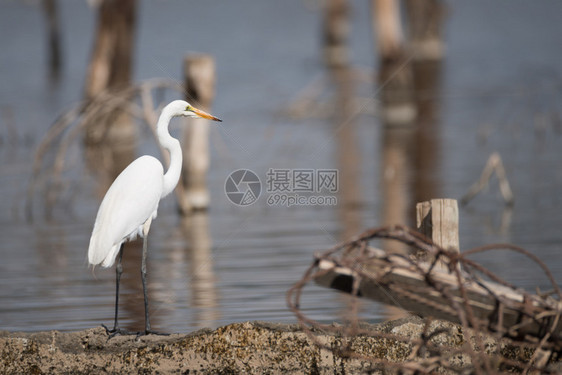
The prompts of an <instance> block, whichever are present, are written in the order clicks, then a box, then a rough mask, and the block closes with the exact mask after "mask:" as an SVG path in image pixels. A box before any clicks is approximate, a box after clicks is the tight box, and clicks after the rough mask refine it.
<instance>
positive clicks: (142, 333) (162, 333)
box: [137, 329, 170, 337]
mask: <svg viewBox="0 0 562 375" xmlns="http://www.w3.org/2000/svg"><path fill="white" fill-rule="evenodd" d="M145 335H159V336H170V334H169V333H164V332H157V331H153V330H151V329H147V330H145V331H144V332H139V333H138V334H137V337H138V336H145Z"/></svg>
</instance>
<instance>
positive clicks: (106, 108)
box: [25, 79, 183, 221]
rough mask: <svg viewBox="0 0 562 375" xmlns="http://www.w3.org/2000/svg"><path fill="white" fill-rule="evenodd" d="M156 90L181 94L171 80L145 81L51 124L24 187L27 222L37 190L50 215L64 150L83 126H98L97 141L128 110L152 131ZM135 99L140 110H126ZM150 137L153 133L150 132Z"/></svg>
mask: <svg viewBox="0 0 562 375" xmlns="http://www.w3.org/2000/svg"><path fill="white" fill-rule="evenodd" d="M160 90H174V91H176V92H179V93H182V92H183V87H182V86H181V85H179V84H178V83H177V82H176V81H173V80H167V79H152V80H147V81H144V82H141V83H139V84H137V85H134V86H130V87H127V88H124V89H121V90H117V91H116V90H112V91H104V92H102V93H100V94H99V95H97V96H95V97H94V98H92V99H90V100H87V101H84V102H81V103H78V104H77V105H75V106H74V107H73V108H71V109H70V110H68V111H67V112H65V113H63V114H62V115H61V116H60V117H59V118H58V119H57V120H56V121H55V122H54V123H53V125H52V126H51V128H50V129H49V131H48V132H47V134H46V135H45V137H44V138H43V140H42V141H41V143H40V144H39V146H38V148H37V151H36V153H35V157H34V162H33V174H32V177H31V181H30V183H29V185H28V188H27V199H26V206H25V211H26V217H27V219H28V221H31V220H32V218H33V198H34V196H35V194H36V193H37V192H38V191H41V192H42V194H43V196H44V197H45V207H46V212H50V211H51V209H52V207H53V206H54V205H55V203H56V201H57V199H58V196H59V195H60V192H61V190H63V189H64V187H65V184H64V183H63V180H62V174H63V171H64V169H65V165H66V160H67V157H68V149H69V147H70V145H71V144H73V143H74V142H75V141H76V138H77V137H78V136H79V135H80V134H82V132H83V131H84V129H85V128H86V127H87V126H89V125H90V124H99V125H100V126H99V127H96V129H95V134H94V136H93V137H91V139H93V140H94V141H100V142H101V141H102V140H103V139H104V136H105V135H106V133H107V130H108V127H109V125H110V124H111V121H110V120H111V116H112V115H113V114H114V113H115V111H116V110H118V109H119V110H127V111H129V112H130V114H131V115H132V116H133V117H134V118H137V119H140V120H144V121H145V122H146V123H147V124H149V125H150V126H151V129H155V127H156V121H157V117H156V114H155V109H154V108H153V101H152V97H151V95H152V94H151V93H152V92H155V91H160ZM137 98H140V102H141V105H140V106H141V110H140V111H139V110H135V109H134V108H135V107H132V108H131V107H130V104H131V103H134V102H135V101H136V100H137ZM139 116H141V117H139ZM153 134H155V131H154V130H153ZM53 151H54V158H53V159H52V160H50V159H49V158H48V155H49V154H50V153H51V152H53ZM163 156H164V158H167V155H166V153H163ZM166 160H167V159H166Z"/></svg>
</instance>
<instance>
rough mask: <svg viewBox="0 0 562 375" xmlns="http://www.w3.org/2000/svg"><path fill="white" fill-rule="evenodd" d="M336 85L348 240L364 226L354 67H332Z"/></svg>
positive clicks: (342, 206) (342, 209)
mask: <svg viewBox="0 0 562 375" xmlns="http://www.w3.org/2000/svg"><path fill="white" fill-rule="evenodd" d="M330 73H331V78H332V81H333V83H334V85H335V87H336V107H337V110H336V111H335V116H334V118H333V121H334V132H336V134H337V158H338V171H339V199H338V209H339V214H340V221H341V228H342V232H341V236H340V237H341V238H340V240H342V241H344V240H348V239H349V238H351V237H352V236H355V235H357V233H359V232H360V231H361V230H362V225H361V215H360V214H361V212H360V210H359V209H358V208H359V206H360V204H361V189H360V183H361V182H360V170H361V158H360V154H359V145H358V143H357V137H356V129H355V122H354V120H355V116H356V114H357V113H356V111H355V110H354V108H353V99H354V90H353V89H354V85H353V70H352V69H350V68H349V67H343V66H342V67H339V68H332V69H330Z"/></svg>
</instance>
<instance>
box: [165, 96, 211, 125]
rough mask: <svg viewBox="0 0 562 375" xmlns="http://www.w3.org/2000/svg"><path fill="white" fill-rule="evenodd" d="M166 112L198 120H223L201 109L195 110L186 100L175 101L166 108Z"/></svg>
mask: <svg viewBox="0 0 562 375" xmlns="http://www.w3.org/2000/svg"><path fill="white" fill-rule="evenodd" d="M164 110H165V111H171V112H172V114H173V116H184V117H198V118H206V119H208V120H213V121H220V122H222V120H221V119H219V118H217V117H215V116H213V115H210V114H208V113H207V112H204V111H202V110H200V109H197V108H195V107H194V106H192V105H191V104H189V103H188V102H186V101H185V100H174V101H173V102H171V103H170V104H168V105H167V106H166V107H165V108H164Z"/></svg>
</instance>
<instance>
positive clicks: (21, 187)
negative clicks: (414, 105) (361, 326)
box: [0, 0, 562, 332]
mask: <svg viewBox="0 0 562 375" xmlns="http://www.w3.org/2000/svg"><path fill="white" fill-rule="evenodd" d="M367 3H368V2H353V10H352V13H351V17H352V22H353V28H352V35H351V40H350V50H351V54H352V62H353V64H354V66H356V67H358V68H361V69H362V70H363V71H369V70H370V69H372V68H373V67H376V65H377V59H376V58H375V53H374V47H373V42H372V36H371V35H372V34H371V26H370V20H369V9H368V4H367ZM59 4H60V11H61V25H62V32H63V43H64V45H63V48H64V68H63V71H62V76H61V79H60V82H59V83H58V85H53V84H52V83H50V81H49V79H48V74H47V64H46V36H45V27H44V22H43V18H42V14H41V9H40V7H39V6H38V5H34V2H20V1H2V2H1V3H0V41H1V46H2V53H1V54H0V176H1V179H0V193H1V197H2V198H1V200H0V238H1V242H0V257H1V259H2V260H1V262H0V329H2V330H14V331H19V330H22V331H38V330H48V329H58V330H79V329H85V328H90V327H93V326H98V325H99V324H101V323H105V324H108V325H110V324H112V319H113V303H114V269H109V270H104V269H100V268H97V269H96V270H95V273H92V271H91V270H89V269H88V267H87V261H86V252H87V246H88V241H89V236H90V234H91V229H92V225H93V222H94V218H95V214H96V211H97V207H98V206H99V202H100V199H101V197H100V196H99V194H97V193H96V180H95V178H93V177H92V176H91V174H89V173H87V172H85V171H84V172H83V171H82V169H83V163H82V162H81V157H80V155H81V148H80V147H79V144H78V142H77V143H76V147H74V148H71V150H70V151H69V152H70V156H69V159H70V160H71V162H70V163H69V164H68V170H67V171H66V172H65V175H64V177H65V182H66V183H68V184H69V186H71V187H72V188H71V189H70V193H67V195H66V196H65V197H64V199H63V203H62V204H60V205H58V206H57V207H56V208H55V210H54V213H53V218H52V220H47V219H45V218H44V217H43V215H42V212H43V210H42V209H41V195H40V194H37V195H36V197H35V201H36V202H37V204H36V205H35V206H34V208H35V210H34V220H33V222H31V223H30V222H28V221H27V220H26V218H25V199H26V195H25V192H26V190H27V187H28V184H29V181H30V176H31V172H32V161H33V157H34V153H35V151H36V148H37V146H38V144H39V142H40V141H41V139H42V138H43V137H44V135H45V134H46V132H47V130H48V129H49V127H50V125H51V124H52V123H53V121H54V120H55V119H56V117H57V116H58V115H60V114H61V113H62V112H63V111H64V110H66V109H69V108H70V107H71V106H72V105H74V104H76V103H77V102H79V100H80V99H81V95H82V87H83V81H84V76H85V70H86V64H87V61H88V57H89V52H90V47H91V43H92V39H93V31H94V27H95V13H94V12H93V11H92V10H91V9H89V8H88V7H87V5H86V2H85V1H72V0H65V1H59ZM446 4H447V7H448V10H447V20H446V47H447V48H446V58H445V59H444V60H443V62H442V65H441V73H440V75H439V79H438V85H437V87H436V88H435V90H432V91H430V92H428V93H427V97H428V100H429V101H430V102H431V108H432V110H433V119H432V125H431V126H428V127H427V128H426V130H425V131H424V132H422V134H421V135H420V136H421V137H422V138H423V137H425V138H426V139H429V140H430V141H429V143H426V145H429V146H427V147H429V148H428V149H426V152H427V153H428V155H433V158H432V159H431V158H430V159H431V160H430V161H431V163H429V164H424V163H421V164H420V163H418V162H419V160H418V159H417V158H418V155H419V154H415V155H414V156H415V157H414V156H412V155H410V156H408V162H407V164H409V165H410V168H409V169H408V171H406V172H405V175H404V177H403V180H401V182H400V181H399V182H398V189H399V191H400V192H401V194H399V195H400V197H402V198H404V199H402V200H399V201H395V200H392V201H391V200H390V199H389V195H388V190H385V189H388V187H386V188H385V179H384V176H387V173H389V172H388V168H387V167H385V165H384V163H385V161H387V160H388V157H389V156H388V155H390V154H392V152H391V151H392V150H390V153H389V154H387V153H385V152H388V148H387V147H386V146H388V144H389V143H390V142H391V141H392V140H393V139H399V138H400V136H398V138H396V137H395V136H393V135H392V134H390V133H389V132H388V131H385V129H384V127H383V126H382V124H381V120H380V118H379V116H373V115H372V114H369V113H364V114H359V115H358V116H354V117H353V118H352V119H349V121H348V122H346V123H345V124H343V123H342V122H341V118H339V117H338V114H336V115H335V116H334V115H330V111H329V110H327V111H325V112H326V113H320V115H321V116H313V117H308V118H295V117H291V116H289V115H287V109H288V107H289V106H290V104H291V103H292V101H293V100H294V98H295V96H296V95H297V94H298V93H299V92H300V90H301V89H303V88H304V87H306V86H307V85H309V84H310V83H311V82H312V80H314V79H318V77H322V76H323V75H324V74H326V71H325V68H324V65H323V63H322V60H321V45H320V28H321V13H320V11H319V9H318V4H317V2H315V1H296V0H285V1H282V2H281V1H276V2H251V1H247V0H244V1H238V2H236V3H224V2H219V1H205V2H184V1H180V0H176V1H172V0H166V1H164V0H163V1H141V2H140V9H139V19H138V35H137V43H136V59H135V80H136V81H140V80H144V79H148V78H154V77H163V78H171V79H176V80H181V76H180V72H181V63H182V58H183V56H184V55H185V54H186V53H187V52H189V51H197V52H206V53H210V54H212V55H213V56H214V57H215V59H216V67H217V95H216V99H215V102H214V105H213V111H212V112H213V113H214V114H215V115H217V116H219V117H221V118H222V119H223V121H224V122H223V123H222V124H221V126H216V127H214V128H213V129H212V131H211V152H212V161H211V171H210V173H209V176H208V182H209V186H210V194H211V199H212V203H211V208H210V210H209V212H208V214H198V215H196V216H195V217H192V218H189V219H184V220H182V219H180V218H179V217H178V215H177V214H176V204H175V201H174V198H173V197H168V198H167V199H165V200H164V201H163V202H162V203H161V205H160V210H159V216H158V219H157V220H156V221H155V222H154V223H153V226H152V228H151V235H150V237H149V238H150V239H149V247H150V250H149V252H150V253H149V291H150V297H151V310H150V313H151V317H152V323H153V327H154V328H155V329H158V330H161V331H168V332H190V331H192V330H194V329H196V328H199V327H216V326H219V325H223V324H226V323H230V322H236V321H245V320H268V321H276V322H294V321H295V317H294V316H293V315H292V314H291V312H290V311H288V309H287V307H286V304H285V292H286V291H287V289H288V288H289V287H290V286H291V285H292V284H293V283H294V282H295V281H297V280H298V279H299V278H300V277H301V276H302V273H303V272H304V270H305V269H306V267H307V266H308V265H309V264H310V262H311V260H312V256H313V254H314V252H315V251H318V250H323V249H327V248H329V247H330V246H332V245H334V244H335V243H337V242H339V241H341V240H343V239H344V238H346V237H347V236H349V235H351V234H357V233H360V232H362V231H363V230H364V229H367V228H370V227H374V226H379V225H381V224H382V223H384V222H385V217H387V218H388V216H386V215H388V210H389V207H390V208H392V207H394V208H396V205H401V206H403V207H404V208H403V209H402V211H403V215H405V216H406V217H407V219H406V220H408V221H409V224H411V222H412V220H413V218H414V208H413V206H414V202H415V201H416V200H418V198H419V199H428V198H435V197H450V198H457V199H459V198H460V197H462V195H463V194H464V193H465V192H466V191H467V190H468V188H469V186H470V185H471V184H472V183H473V182H474V181H476V180H477V179H478V177H479V176H480V173H481V171H482V168H483V167H484V165H485V163H486V161H487V159H488V157H489V156H490V155H491V154H492V153H493V152H495V151H497V152H499V153H500V155H501V157H502V160H503V163H504V165H505V168H506V171H507V175H508V178H509V181H510V184H511V187H512V189H513V191H514V194H515V205H514V207H513V209H512V210H506V209H505V208H504V205H503V203H502V200H501V197H500V196H499V190H498V186H497V183H496V182H495V180H492V183H491V185H490V188H489V189H488V190H487V191H485V192H484V193H482V194H481V195H480V196H478V197H476V198H475V199H474V201H473V202H471V203H470V204H469V205H468V206H467V207H466V208H463V209H461V210H460V217H461V222H460V239H461V248H463V249H468V248H470V247H473V246H478V245H483V244H487V243H493V242H510V243H514V244H517V245H520V246H522V247H525V248H526V249H528V250H529V251H531V252H533V253H534V254H536V255H538V256H539V257H540V258H541V259H543V260H545V261H546V262H547V264H548V265H549V267H550V268H551V270H552V271H553V272H554V274H555V275H556V276H558V275H559V274H558V272H560V270H561V269H562V258H561V256H560V250H561V245H562V230H561V229H560V228H562V215H560V210H561V209H562V199H561V198H560V191H561V190H562V157H561V156H562V151H561V150H562V128H561V125H562V122H561V121H562V120H561V110H562V106H561V103H562V101H561V99H562V91H561V88H562V85H561V84H562V63H561V62H562V50H561V49H560V48H559V45H560V35H562V24H560V22H559V19H558V18H559V15H560V14H561V11H562V4H561V3H559V2H557V1H554V0H552V1H542V2H541V3H540V4H530V3H529V2H527V1H523V0H518V1H510V2H493V3H490V2H487V1H483V0H481V1H480V0H479V1H471V2H461V1H449V2H447V3H446ZM326 89H327V91H326V92H325V93H324V94H323V95H321V97H320V99H321V100H322V101H323V103H330V99H333V98H334V97H335V93H334V92H333V90H332V91H329V89H330V86H329V85H328V86H326ZM355 90H356V91H357V93H358V94H360V95H362V96H363V97H365V98H367V102H366V104H364V106H363V109H365V110H366V111H365V112H373V110H375V109H376V108H377V103H378V100H377V99H369V98H371V97H372V93H373V92H374V91H375V89H374V88H373V87H372V84H371V83H369V82H363V83H357V84H356V85H355ZM172 98H174V96H173V95H171V94H170V95H168V96H167V97H166V100H171V99H172ZM334 105H335V106H337V104H332V106H334ZM342 124H343V125H342ZM340 125H341V126H340ZM175 128H177V126H176V127H175ZM139 134H140V135H141V142H140V147H139V149H138V150H137V153H139V154H141V153H150V154H153V155H158V151H157V148H156V147H155V145H154V142H153V140H152V139H151V138H150V136H149V132H148V131H147V130H146V128H143V129H142V131H141V132H140V133H139ZM174 134H178V130H175V131H174ZM385 150H386V151H385ZM425 154H426V153H424V155H425ZM424 160H425V159H424ZM238 169H249V170H251V171H253V172H255V173H256V175H258V177H259V178H260V180H261V182H262V185H261V187H262V196H261V197H260V198H259V199H258V201H257V202H256V203H254V204H252V205H249V206H238V205H235V204H233V203H232V202H231V201H230V200H229V199H228V197H227V195H226V194H225V190H224V186H225V181H226V179H227V178H228V176H229V175H230V174H231V173H232V172H233V171H235V170H238ZM298 170H304V171H309V170H313V171H318V170H328V171H329V170H337V171H338V172H339V174H338V176H339V177H340V179H339V188H338V192H332V191H329V189H325V190H323V192H321V193H318V194H316V195H322V196H323V197H332V198H336V199H337V204H335V205H329V204H327V203H326V201H324V204H317V205H294V206H292V207H284V206H282V205H271V204H268V200H267V198H269V197H271V196H273V195H272V193H268V192H267V191H266V190H267V188H268V181H270V182H271V178H268V171H270V172H271V171H273V172H271V173H283V171H290V172H293V173H294V172H295V171H298ZM276 178H277V180H276V181H277V182H279V181H280V180H279V179H280V178H281V177H280V175H277V176H276ZM317 183H318V181H317ZM422 185H423V189H422ZM295 192H296V191H293V193H295ZM301 195H302V196H305V197H309V196H310V195H311V194H308V193H301ZM330 199H331V198H330ZM393 199H396V197H394V198H393ZM389 202H390V203H389ZM270 203H271V201H270ZM140 248H141V247H140V244H138V243H137V244H131V245H129V246H127V247H126V250H125V257H124V267H125V274H124V276H123V287H122V294H121V295H122V299H121V301H122V303H121V313H120V317H121V322H122V325H123V326H125V327H127V328H131V329H138V328H140V327H142V325H143V305H142V288H141V284H140V275H139V272H138V270H139V262H140ZM477 259H478V260H480V261H481V262H482V263H483V264H485V265H486V266H487V267H489V268H490V269H492V270H493V271H495V272H497V273H498V274H500V275H502V276H504V277H505V278H507V279H509V280H510V281H512V282H515V283H517V284H518V285H521V286H523V287H525V288H529V289H532V288H534V287H535V286H540V287H542V288H548V283H547V282H546V280H545V278H544V274H543V273H542V272H541V271H540V270H539V269H538V268H537V267H534V266H530V263H529V262H527V261H525V259H524V258H522V257H520V256H514V255H513V254H512V253H507V252H498V253H489V254H486V255H483V256H481V257H479V258H477ZM558 279H560V278H559V277H558ZM305 297H306V298H305V299H304V300H305V302H306V303H305V305H304V306H303V308H304V309H305V310H306V312H307V313H308V314H309V316H310V317H312V318H315V319H319V320H322V321H331V320H339V319H341V318H342V317H343V316H345V312H346V309H347V305H346V303H347V302H346V298H344V297H342V296H341V295H339V294H337V293H336V292H333V291H330V290H324V289H321V288H319V287H311V288H310V289H309V291H308V292H307V294H306V296H305ZM362 316H364V317H365V318H366V319H368V320H370V321H378V320H381V319H384V318H385V316H386V309H385V307H384V306H382V305H379V304H376V303H369V302H368V303H363V304H362Z"/></svg>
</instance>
